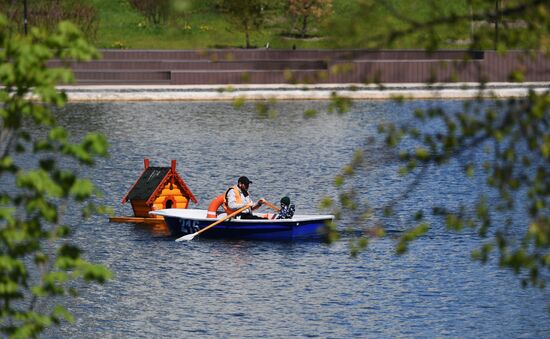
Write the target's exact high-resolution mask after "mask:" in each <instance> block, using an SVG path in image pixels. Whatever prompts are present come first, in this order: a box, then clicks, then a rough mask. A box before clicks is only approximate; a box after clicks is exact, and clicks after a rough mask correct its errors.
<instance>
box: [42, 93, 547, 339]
mask: <svg viewBox="0 0 550 339" xmlns="http://www.w3.org/2000/svg"><path fill="white" fill-rule="evenodd" d="M326 104H327V103H323V102H280V103H278V104H277V105H276V107H275V108H276V111H277V116H276V117H274V118H263V117H261V116H259V115H258V114H257V113H256V112H255V110H254V107H253V104H252V103H248V104H246V105H245V107H244V108H242V109H240V110H236V109H234V108H233V107H232V105H231V104H230V103H201V102H196V103H181V102H170V103H147V102H136V103H93V104H70V105H68V107H66V108H65V109H63V110H61V111H60V112H59V119H60V121H61V123H62V124H64V125H66V126H68V127H69V128H70V129H71V130H73V131H74V132H75V136H77V137H78V136H81V135H82V134H83V133H84V132H86V131H92V130H93V131H100V132H102V133H104V134H105V135H106V136H107V137H108V139H109V140H110V143H111V148H110V153H111V156H110V158H108V159H104V160H101V161H99V162H98V164H97V166H96V167H94V168H93V169H87V168H80V169H79V171H80V173H81V174H83V175H89V176H90V177H91V178H92V179H93V181H94V182H95V183H96V184H97V186H98V187H99V188H100V189H101V190H102V191H103V192H104V196H103V198H102V199H101V202H103V203H105V204H107V205H109V206H112V207H113V208H114V209H115V214H116V215H131V213H132V211H131V207H130V206H129V205H121V204H120V201H121V199H122V198H123V197H124V195H125V194H126V193H127V191H128V190H129V188H130V187H131V185H132V184H133V183H134V181H135V180H136V179H137V178H138V177H139V175H140V174H141V171H142V166H143V158H149V159H150V160H151V165H152V166H169V165H170V160H171V159H176V160H177V162H178V165H177V168H178V171H179V173H180V174H181V176H182V177H183V179H184V180H185V181H186V183H187V184H188V186H189V187H190V189H191V191H192V192H193V194H194V195H195V196H196V197H197V198H198V199H199V204H198V205H197V206H191V207H197V208H206V207H207V206H208V203H209V201H210V199H211V198H213V197H215V196H216V195H218V194H219V193H220V192H222V191H223V190H224V189H226V188H227V187H228V186H229V185H232V184H234V183H235V181H236V179H237V178H238V177H239V176H241V175H246V176H248V177H249V178H250V179H251V180H252V181H253V184H252V185H251V194H252V195H253V198H256V199H257V198H260V197H265V198H267V199H268V200H271V201H274V202H276V201H277V200H278V199H280V197H282V196H284V195H288V196H289V197H291V199H292V200H293V202H294V203H295V204H296V206H297V213H321V211H319V210H318V205H319V201H320V199H321V198H322V197H324V196H336V195H337V194H338V191H337V190H336V188H335V187H334V186H333V182H334V176H335V175H336V174H338V173H339V172H340V170H341V168H342V166H343V165H344V164H345V163H347V162H348V161H349V160H350V159H351V157H352V155H353V152H354V151H355V149H357V148H358V147H365V149H366V152H365V160H366V166H365V168H364V170H363V171H362V172H361V173H360V176H359V177H358V178H356V179H353V180H352V181H351V184H353V185H354V187H356V190H357V193H358V195H359V196H360V197H361V198H362V199H363V200H368V201H369V203H370V204H371V206H372V207H374V208H375V210H376V208H377V207H378V206H383V205H384V204H387V203H388V202H390V201H392V200H394V199H396V197H399V195H400V194H401V192H402V190H403V189H404V188H405V187H406V186H407V184H408V183H410V179H408V178H405V177H401V176H399V175H398V174H397V173H396V171H397V169H398V167H399V165H398V164H396V163H395V162H394V161H393V160H392V154H391V151H389V150H387V149H386V148H385V147H384V146H383V143H382V142H381V141H382V138H381V137H380V136H379V135H378V134H377V132H376V129H377V125H378V124H379V123H380V122H389V121H402V122H403V121H410V115H409V113H410V111H411V110H412V109H413V108H414V107H426V106H430V105H434V104H442V105H444V106H445V107H446V108H447V109H451V110H459V109H460V108H461V107H462V103H461V102H459V101H448V102H435V101H411V102H408V103H406V104H405V105H398V104H396V103H394V102H390V101H373V102H369V101H363V102H356V103H355V105H354V107H353V109H352V110H351V112H348V113H347V114H344V115H339V114H336V113H333V114H329V113H327V112H326V110H325V109H324V108H325V107H326ZM311 107H314V108H317V109H318V110H319V115H318V116H317V117H315V118H311V119H306V118H304V117H303V111H304V110H305V109H307V108H311ZM433 127H435V128H437V126H433ZM475 156H476V157H481V158H483V154H482V153H480V154H476V155H475ZM461 168H462V167H461V164H460V163H459V162H451V163H450V164H449V165H448V166H446V167H445V168H442V169H439V168H436V169H430V170H429V171H428V172H427V176H426V178H425V180H424V181H423V182H422V183H421V184H420V185H419V186H418V187H417V189H416V190H415V191H414V192H413V193H411V194H410V195H409V196H408V197H407V199H398V203H397V204H396V206H395V210H396V212H397V215H396V217H395V218H393V219H390V220H385V221H386V222H387V223H386V228H387V229H388V236H386V237H384V238H380V239H375V240H371V242H370V244H369V247H368V248H367V249H366V250H365V251H364V252H362V253H361V254H360V255H359V256H358V257H357V258H351V257H350V254H349V253H350V249H349V246H348V243H349V241H350V240H351V239H352V238H353V236H352V235H344V236H343V238H342V239H341V240H340V241H338V242H336V243H334V244H332V245H330V246H329V245H326V244H323V243H319V242H306V243H272V242H246V241H223V240H208V239H195V240H193V241H191V242H185V243H176V242H174V241H173V239H171V238H167V237H166V234H165V232H164V231H163V229H162V228H159V227H151V226H143V225H134V224H116V223H109V222H108V221H107V218H106V217H94V218H93V219H91V220H88V221H85V222H78V221H76V219H74V218H71V217H70V216H68V217H67V218H68V221H72V222H73V223H76V224H77V225H78V227H76V229H75V234H74V237H73V240H74V241H75V242H76V243H77V244H79V245H80V246H81V247H82V248H83V249H84V250H85V255H86V257H87V258H88V259H90V260H91V261H93V262H98V263H102V264H104V265H106V266H107V267H108V268H109V269H110V270H111V271H112V272H113V273H114V275H115V276H114V279H113V280H112V281H110V282H108V283H107V284H106V285H105V286H96V285H91V286H88V285H85V284H79V285H81V286H80V287H81V291H82V292H81V295H80V296H79V297H77V298H76V299H67V300H63V299H62V300H60V301H61V302H63V303H65V305H66V306H67V307H68V308H69V310H70V311H71V312H72V313H73V314H74V315H75V316H76V318H77V321H76V322H75V323H74V324H69V325H64V326H62V327H60V328H53V329H51V330H48V331H47V332H46V333H45V336H46V337H67V338H69V337H71V338H73V337H75V338H104V337H108V338H159V337H163V338H195V337H198V338H202V337H204V338H218V337H221V338H244V337H248V338H259V337H268V338H287V337H321V338H349V337H362V338H388V337H414V338H419V337H420V338H422V337H461V338H463V337H464V338H478V337H488V338H520V337H521V338H548V337H550V321H549V320H550V317H549V314H548V312H547V305H548V302H550V294H549V293H548V291H546V290H539V289H534V288H527V289H523V288H521V287H520V283H519V280H518V277H517V276H515V275H514V274H512V273H511V272H509V271H507V270H501V269H499V268H498V267H497V266H498V265H497V264H496V263H495V260H491V261H490V262H489V263H488V264H486V265H481V264H480V263H478V262H474V261H472V260H471V259H470V252H471V251H472V250H473V249H475V248H477V247H479V246H480V245H481V244H482V242H483V241H484V240H481V239H479V238H478V237H477V236H476V234H475V232H473V231H464V232H462V233H452V232H449V231H447V230H446V229H445V226H444V225H443V224H442V223H441V222H440V221H438V220H437V219H435V218H431V217H430V218H429V221H431V222H432V227H431V229H430V231H429V232H428V234H427V235H426V236H424V237H422V238H420V239H419V240H417V241H416V242H414V243H413V244H412V245H411V246H410V250H409V252H408V253H407V254H405V255H403V256H396V255H395V248H394V245H395V242H396V239H397V238H398V237H399V235H400V234H401V231H403V230H404V229H406V228H407V227H409V226H410V221H409V220H410V216H411V214H413V213H414V212H415V211H417V210H418V209H421V208H425V209H429V208H430V206H432V205H433V204H435V203H440V204H443V205H447V206H450V207H456V206H458V205H459V204H460V203H475V201H476V199H477V198H478V196H479V194H480V193H482V192H481V191H480V190H484V185H483V182H484V179H483V177H482V176H479V175H476V176H474V178H472V179H469V180H466V179H465V178H464V176H463V175H462V174H461V173H462V172H461ZM484 193H487V194H489V195H491V194H492V192H490V191H486V192H484ZM322 213H326V211H322ZM511 216H512V217H513V218H514V220H515V221H517V222H518V229H519V227H521V225H523V224H522V223H521V221H522V220H523V218H524V217H525V215H524V213H523V212H522V211H521V210H520V211H516V212H511ZM352 220H353V219H352V218H351V217H350V216H345V217H344V220H343V221H341V222H340V225H339V226H340V227H341V228H344V227H346V226H350V224H351V223H352ZM352 226H355V227H356V228H357V229H361V226H362V225H359V224H353V225H352Z"/></svg>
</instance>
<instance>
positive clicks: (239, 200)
mask: <svg viewBox="0 0 550 339" xmlns="http://www.w3.org/2000/svg"><path fill="white" fill-rule="evenodd" d="M231 189H233V190H234V191H235V202H236V203H237V204H239V205H242V204H243V199H242V198H241V190H240V189H239V187H237V186H236V185H235V186H231V187H230V188H229V189H228V190H227V191H225V194H224V195H223V209H224V210H225V213H227V214H231V213H233V212H235V210H232V209H230V208H229V206H228V205H227V193H229V190H231Z"/></svg>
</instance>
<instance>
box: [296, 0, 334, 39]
mask: <svg viewBox="0 0 550 339" xmlns="http://www.w3.org/2000/svg"><path fill="white" fill-rule="evenodd" d="M288 12H289V13H290V15H291V17H292V29H291V30H292V31H293V30H294V29H295V27H296V25H297V23H298V22H300V23H301V28H300V30H299V34H300V36H301V37H302V38H305V37H306V34H307V32H308V29H309V23H310V21H311V20H312V19H316V20H321V19H322V18H324V17H328V16H330V15H331V14H332V0H288Z"/></svg>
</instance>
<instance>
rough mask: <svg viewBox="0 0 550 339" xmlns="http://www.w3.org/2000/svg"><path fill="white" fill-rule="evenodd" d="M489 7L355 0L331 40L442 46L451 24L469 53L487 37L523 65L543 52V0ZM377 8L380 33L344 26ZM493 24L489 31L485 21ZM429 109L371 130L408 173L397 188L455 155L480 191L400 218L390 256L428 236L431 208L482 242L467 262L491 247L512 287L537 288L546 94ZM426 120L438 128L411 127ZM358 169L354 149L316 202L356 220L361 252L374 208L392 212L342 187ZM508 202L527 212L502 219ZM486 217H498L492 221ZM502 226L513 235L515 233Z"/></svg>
mask: <svg viewBox="0 0 550 339" xmlns="http://www.w3.org/2000/svg"><path fill="white" fill-rule="evenodd" d="M497 3H498V5H497V6H495V1H494V0H472V1H467V2H466V3H465V5H470V10H469V11H464V10H455V9H449V7H446V6H445V5H444V4H442V3H440V4H439V5H438V6H435V7H434V8H433V10H434V12H433V13H430V15H424V16H423V17H424V18H425V19H424V20H421V19H419V18H418V17H415V16H414V14H413V13H415V12H414V11H411V9H410V8H408V7H407V8H406V10H403V9H405V8H401V7H399V5H402V4H403V3H401V2H398V1H390V0H388V1H364V2H361V5H362V7H360V10H358V11H357V18H348V19H347V22H349V23H350V24H348V25H346V23H345V22H343V21H340V22H339V23H338V25H337V26H338V27H339V34H338V37H337V38H338V39H342V36H349V37H350V41H353V42H354V43H356V42H358V41H368V42H369V43H371V44H372V47H377V48H385V47H389V46H391V45H392V44H393V43H395V42H396V41H399V40H400V39H408V38H411V37H413V38H414V39H415V40H416V41H417V43H423V46H425V47H426V48H427V49H429V50H434V49H439V48H440V46H441V45H442V44H445V41H444V40H443V39H442V38H441V37H442V35H441V34H439V33H440V32H441V31H445V30H449V29H454V30H455V31H456V32H463V33H464V34H466V35H468V34H470V37H471V40H470V46H469V48H470V49H472V50H475V49H480V48H491V47H492V46H493V44H494V43H497V46H496V48H497V49H498V50H499V51H501V52H502V53H506V50H507V49H510V48H517V47H518V46H527V47H529V49H528V50H525V55H524V59H525V62H529V60H530V56H531V55H532V54H533V52H535V53H545V54H546V55H547V56H550V39H549V38H548V37H549V36H550V32H549V31H550V3H549V2H548V1H541V0H527V1H525V0H522V1H519V0H518V1H515V0H509V1H505V2H504V1H502V2H500V1H497ZM409 5H410V4H409ZM463 8H468V6H464V7H463ZM380 13H385V14H387V15H390V16H391V18H392V19H391V20H392V21H395V22H399V24H396V25H392V26H391V27H390V28H388V29H387V30H386V31H383V32H381V31H374V32H370V31H368V30H362V29H357V27H355V26H354V23H355V22H358V21H357V20H359V18H361V19H362V20H365V21H367V22H368V21H369V19H370V18H373V22H375V20H377V19H376V17H380ZM373 16H374V17H373ZM496 20H498V22H499V26H498V27H497V26H496V25H492V24H491V23H494V22H496ZM472 22H477V23H479V24H478V26H479V27H477V28H476V29H475V30H474V31H473V32H472V31H471V30H469V29H468V27H470V26H471V24H472ZM335 27H336V26H335ZM496 29H498V40H497V39H496V38H495V30H496ZM342 32H347V33H346V34H347V35H342ZM348 42H349V41H348ZM510 79H511V81H521V80H522V79H523V76H522V74H521V73H520V72H514V74H510ZM479 81H480V83H479V89H480V91H481V90H485V84H484V83H483V80H482V79H480V80H479ZM434 105H435V106H434V107H431V108H430V109H426V110H416V111H414V112H411V115H413V116H414V117H416V123H412V124H411V123H410V120H408V119H404V121H407V122H403V123H396V124H387V125H383V126H380V131H381V132H382V133H384V135H385V140H386V143H387V145H388V146H390V147H392V148H395V149H396V152H395V155H396V159H397V160H398V161H402V162H403V167H402V168H401V170H400V172H401V174H403V175H405V176H411V177H412V178H414V180H413V184H411V186H410V187H407V188H406V191H410V190H414V189H415V187H416V186H417V184H418V183H419V182H421V180H422V179H423V178H424V177H425V175H426V173H427V170H428V169H429V168H430V167H444V166H446V165H447V164H448V163H449V162H450V161H459V162H460V163H461V164H462V166H463V168H464V172H465V174H466V175H468V176H472V175H473V174H474V173H475V172H476V171H478V172H481V173H483V176H484V178H486V187H480V191H479V192H478V193H479V200H478V201H477V202H476V203H475V204H473V205H470V206H469V205H463V206H460V207H458V208H457V209H456V210H455V209H453V210H450V209H448V208H447V207H445V206H437V205H435V206H433V209H432V210H431V211H423V210H419V211H417V212H416V213H415V214H414V215H412V216H411V218H410V219H409V224H408V225H409V230H408V231H407V232H405V233H404V235H403V236H402V237H401V239H400V240H399V242H398V244H397V248H396V249H397V252H398V253H404V252H405V251H406V250H407V245H408V243H409V242H410V241H412V240H414V239H415V238H417V237H419V236H422V235H423V234H425V233H426V232H429V224H428V223H427V221H426V216H427V214H429V213H433V215H434V218H435V219H436V220H437V218H442V220H443V222H444V223H445V224H446V225H447V228H448V229H449V230H452V231H460V230H462V229H464V228H469V229H474V230H476V231H477V233H478V234H479V236H480V237H482V238H483V239H485V241H484V244H483V245H482V246H481V247H480V248H479V249H477V250H475V251H474V252H473V253H472V257H473V258H474V259H476V260H480V261H482V262H486V261H487V260H488V258H489V257H490V256H491V255H495V253H496V256H497V258H498V262H499V264H500V266H501V267H503V268H507V269H511V270H512V271H513V272H515V273H518V274H521V281H522V284H524V285H532V286H539V287H544V286H545V283H546V282H545V278H544V277H545V276H546V277H547V276H548V271H549V268H550V250H549V249H550V248H549V246H550V217H549V216H550V204H549V203H550V201H549V193H550V170H549V169H550V91H546V92H544V93H535V92H533V91H531V92H530V93H529V95H528V96H526V97H522V98H515V99H510V100H507V101H504V100H496V99H494V100H490V102H485V99H483V97H482V96H481V95H480V97H479V99H478V100H476V101H472V102H467V103H466V104H464V107H463V109H462V110H460V111H459V112H449V111H446V110H445V108H444V107H440V106H438V105H437V104H436V103H434ZM434 124H435V125H439V126H443V129H442V130H432V129H428V128H419V127H418V126H430V125H431V126H433V125H434ZM405 141H406V142H407V143H408V145H410V143H411V142H412V143H414V145H415V147H413V148H412V149H411V147H405V146H404V142H405ZM480 151H481V152H486V154H487V158H488V159H491V160H490V161H486V162H485V163H482V164H479V163H476V162H475V160H474V159H471V158H469V157H467V156H465V154H468V153H471V152H473V153H475V152H480ZM362 165H363V153H362V152H358V153H357V154H356V156H355V157H354V159H353V160H352V161H351V162H350V163H349V164H348V165H347V166H346V167H345V168H344V169H343V171H342V174H341V175H340V176H338V178H337V180H336V185H337V187H339V188H340V190H341V194H340V199H339V200H338V201H333V200H331V199H326V200H325V201H324V205H325V206H338V207H337V211H336V213H337V214H341V213H342V212H343V211H346V212H348V213H350V212H351V213H354V214H356V215H357V216H358V218H359V219H360V224H361V225H364V226H365V229H368V230H370V231H369V232H365V235H364V236H363V237H361V238H359V239H357V242H356V243H355V245H354V247H353V253H357V251H358V250H360V249H362V248H364V247H365V246H366V245H367V244H368V240H369V238H371V237H372V236H376V235H380V234H383V233H384V229H383V227H382V228H380V227H378V225H379V220H378V221H377V220H375V218H374V217H373V214H372V211H373V210H374V207H378V208H380V210H383V211H385V213H386V214H387V215H391V214H392V212H393V207H394V206H393V205H391V204H390V205H388V206H371V205H369V204H368V203H365V202H364V201H357V199H356V198H355V195H354V193H353V191H352V190H351V191H350V190H349V189H348V188H345V187H346V181H348V182H349V181H350V180H349V179H350V178H352V177H353V178H355V179H357V178H358V177H359V178H360V169H361V167H362ZM484 192H496V193H497V196H498V198H497V199H495V198H494V197H492V198H490V197H488V196H487V194H485V193H484ZM405 196H406V194H405ZM360 206H362V207H360ZM515 208H522V209H524V210H525V211H526V214H527V215H528V218H526V219H525V220H521V221H519V220H517V219H513V218H508V217H507V216H506V212H507V211H509V210H512V209H515ZM497 217H498V218H497ZM495 219H499V220H504V221H503V222H495V221H494V220H495ZM510 229H514V230H522V232H521V234H520V235H519V236H518V235H517V233H516V234H515V232H510ZM329 231H330V232H329V234H330V235H331V236H332V239H334V237H335V236H337V235H338V233H337V232H335V229H334V226H333V227H332V229H329Z"/></svg>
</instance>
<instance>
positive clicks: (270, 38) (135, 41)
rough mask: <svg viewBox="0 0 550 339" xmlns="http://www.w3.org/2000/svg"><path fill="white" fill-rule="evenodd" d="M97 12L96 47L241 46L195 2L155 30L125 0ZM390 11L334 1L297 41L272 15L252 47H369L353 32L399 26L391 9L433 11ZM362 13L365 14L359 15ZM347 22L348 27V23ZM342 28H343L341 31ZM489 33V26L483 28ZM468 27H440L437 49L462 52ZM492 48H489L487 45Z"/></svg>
mask: <svg viewBox="0 0 550 339" xmlns="http://www.w3.org/2000/svg"><path fill="white" fill-rule="evenodd" d="M93 3H94V5H95V6H96V8H97V10H98V13H99V20H100V22H99V30H98V34H97V38H96V39H95V41H94V42H95V44H96V46H97V47H99V48H124V49H201V48H229V47H243V46H244V44H245V41H244V34H243V33H242V32H241V31H239V29H238V28H236V27H233V26H231V25H230V24H229V23H228V22H227V21H226V19H225V18H224V17H223V16H222V15H221V14H219V13H216V12H215V11H213V10H211V8H209V7H208V6H207V5H204V4H202V5H201V4H200V3H199V4H198V5H195V6H194V7H193V8H190V9H188V10H187V11H186V12H184V13H174V15H173V16H172V17H171V18H170V19H169V20H168V21H167V22H166V23H164V24H162V25H160V26H154V25H151V24H149V23H148V22H147V20H146V19H145V17H143V16H142V15H140V14H139V13H138V12H136V11H135V10H134V9H133V8H132V7H131V6H130V5H129V4H128V2H127V1H125V0H93ZM387 3H390V5H391V7H389V8H388V7H383V6H382V7H378V8H377V9H376V11H373V12H371V13H369V15H368V17H364V16H358V15H357V13H358V12H359V11H360V5H359V4H358V3H357V1H351V0H334V2H333V16H332V17H331V20H325V21H324V22H323V23H312V25H311V30H310V33H311V36H310V37H309V38H307V39H299V38H293V37H288V36H285V35H284V33H285V32H288V31H289V22H288V20H287V19H288V18H286V17H285V15H284V14H283V15H281V14H279V15H274V16H272V17H271V18H270V19H269V20H268V23H267V24H266V25H265V27H264V28H263V29H262V30H260V31H257V32H253V33H252V35H251V43H252V45H254V46H257V47H264V46H266V44H267V43H269V46H270V47H271V48H292V47H293V46H295V47H296V48H300V49H305V48H369V47H372V45H371V44H370V41H369V39H365V38H364V35H362V34H355V32H357V31H359V32H368V33H369V35H377V34H382V33H384V32H387V31H389V30H395V29H399V28H400V27H402V25H403V23H402V21H401V20H398V19H396V18H395V17H394V16H392V15H391V14H390V12H391V11H392V10H395V11H397V12H399V13H406V14H407V15H408V16H410V17H411V18H413V19H414V20H426V19H428V18H429V17H430V15H431V14H432V13H433V8H432V7H430V6H432V5H433V3H432V2H428V1H426V2H408V1H398V0H389V1H388V2H387ZM441 6H442V8H441V9H439V10H440V11H442V12H445V11H451V10H453V11H455V12H457V13H467V12H468V11H469V8H468V5H467V1H451V2H447V3H445V4H443V5H441ZM363 13H364V12H363ZM350 22H351V23H352V24H351V25H350ZM343 27H345V29H343ZM486 29H490V28H486ZM469 34H470V27H469V26H468V25H467V24H465V25H461V26H459V27H452V29H448V28H447V29H443V28H442V29H441V30H440V31H438V35H439V36H440V38H441V41H443V43H442V44H441V45H440V47H441V48H464V47H465V44H466V42H467V41H468V38H469ZM422 41H423V36H422V35H421V34H417V35H414V34H413V35H411V36H409V37H407V38H405V39H402V40H400V41H398V42H397V43H396V44H394V45H392V46H387V47H391V48H422V47H423V46H424V45H423V44H422ZM487 47H490V46H487Z"/></svg>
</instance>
